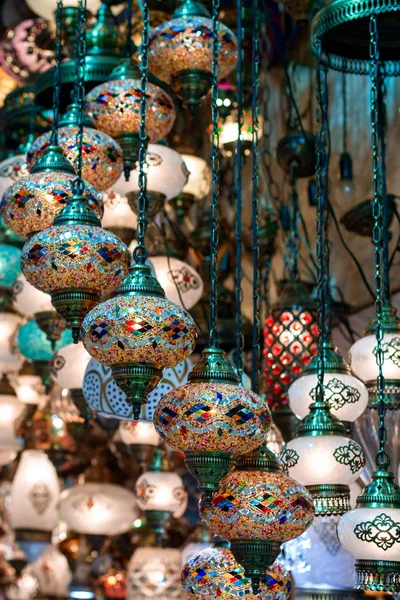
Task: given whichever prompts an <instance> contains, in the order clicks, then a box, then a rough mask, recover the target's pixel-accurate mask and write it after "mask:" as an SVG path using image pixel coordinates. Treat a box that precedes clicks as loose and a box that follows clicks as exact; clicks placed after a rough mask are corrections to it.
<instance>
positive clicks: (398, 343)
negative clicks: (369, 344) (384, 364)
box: [374, 337, 400, 367]
mask: <svg viewBox="0 0 400 600" xmlns="http://www.w3.org/2000/svg"><path fill="white" fill-rule="evenodd" d="M376 351H377V349H376V348H375V349H374V356H375V357H376ZM382 352H383V355H384V356H385V358H388V359H389V360H391V361H392V363H393V364H395V365H396V367H400V337H394V338H392V339H391V340H390V342H385V343H383V344H382Z"/></svg>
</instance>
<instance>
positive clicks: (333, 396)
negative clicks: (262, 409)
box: [288, 343, 368, 423]
mask: <svg viewBox="0 0 400 600" xmlns="http://www.w3.org/2000/svg"><path fill="white" fill-rule="evenodd" d="M317 362H318V359H317V357H314V358H312V359H311V361H310V362H309V363H308V365H306V367H305V368H304V370H303V372H302V373H301V375H300V376H299V377H297V379H295V381H294V382H293V383H292V384H291V385H290V387H289V389H288V396H289V404H290V408H291V409H292V411H293V412H294V414H295V415H296V416H297V417H298V418H299V419H304V417H305V416H306V415H307V413H308V409H309V405H310V400H311V401H314V400H315V398H316V393H317V385H318V375H317V371H318V369H317ZM324 365H325V368H324V400H325V401H326V402H327V403H328V404H329V407H330V410H331V413H332V414H333V415H334V416H335V417H337V418H338V419H340V420H341V421H345V422H351V423H353V422H354V421H355V420H356V419H358V417H360V415H361V414H362V413H363V412H364V410H365V409H366V408H367V405H368V391H367V388H366V387H365V385H364V384H363V382H362V381H360V380H359V379H358V378H357V377H355V376H354V375H352V373H351V370H350V367H349V366H348V365H347V364H346V362H345V361H344V360H343V359H342V357H341V356H340V355H339V354H338V352H337V349H335V348H334V347H333V346H332V344H331V343H327V344H326V346H325V348H324Z"/></svg>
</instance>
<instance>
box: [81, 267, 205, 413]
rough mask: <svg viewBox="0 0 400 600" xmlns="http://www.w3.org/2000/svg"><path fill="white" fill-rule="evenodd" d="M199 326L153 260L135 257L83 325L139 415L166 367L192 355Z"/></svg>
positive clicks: (87, 341)
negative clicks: (155, 271)
mask: <svg viewBox="0 0 400 600" xmlns="http://www.w3.org/2000/svg"><path fill="white" fill-rule="evenodd" d="M196 339H197V331H196V327H195V324H194V322H193V319H192V317H191V316H190V315H189V313H187V312H186V311H185V310H184V309H183V308H181V307H180V306H178V305H176V304H174V303H172V302H170V301H169V300H167V299H166V298H165V295H164V290H163V289H162V288H161V286H160V284H159V283H158V281H157V279H155V277H153V275H152V273H151V269H150V267H149V266H148V265H145V264H139V263H136V264H135V265H133V266H132V267H131V272H130V274H129V275H128V277H127V278H126V279H125V281H124V282H123V283H122V285H121V286H120V287H119V289H118V290H117V291H116V294H115V297H114V298H112V299H110V300H107V301H106V302H103V303H102V304H100V305H98V306H97V307H96V308H94V309H93V310H92V311H91V312H90V313H89V314H88V315H87V317H86V318H85V320H84V322H83V325H82V341H83V344H84V346H85V348H86V350H87V351H88V352H89V354H90V355H91V356H93V357H94V358H95V359H96V360H98V361H99V362H101V363H102V364H104V365H106V366H110V367H111V370H112V376H113V379H114V380H115V382H116V383H117V385H118V387H119V388H120V389H121V390H122V391H123V392H125V394H126V398H127V400H128V402H129V403H131V404H132V412H133V417H134V418H135V419H138V418H139V416H140V412H141V405H142V404H145V403H146V401H147V395H148V394H149V393H150V392H151V391H152V390H153V389H154V388H155V387H156V385H157V384H158V382H159V381H160V380H161V378H162V371H163V369H165V368H171V367H174V366H176V365H177V364H179V363H180V362H181V361H182V360H184V359H185V358H187V357H188V356H189V355H190V354H191V353H192V352H193V349H194V346H195V343H196Z"/></svg>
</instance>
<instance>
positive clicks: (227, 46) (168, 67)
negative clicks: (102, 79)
mask: <svg viewBox="0 0 400 600" xmlns="http://www.w3.org/2000/svg"><path fill="white" fill-rule="evenodd" d="M193 5H194V3H191V4H190V2H188V1H187V2H183V3H182V4H181V6H179V7H178V8H177V10H176V11H175V13H174V14H173V18H172V19H171V20H169V21H166V22H165V23H161V25H158V26H157V27H155V28H154V29H153V30H152V32H151V33H150V44H149V67H150V70H151V72H152V73H154V75H156V77H158V78H159V79H161V80H162V81H165V82H166V83H168V84H170V85H171V87H172V89H173V90H174V92H175V93H176V94H177V95H178V96H180V97H181V98H182V99H183V100H184V102H185V103H186V104H187V105H188V107H189V108H190V109H191V110H192V111H193V109H194V107H195V106H196V105H197V104H199V103H200V102H201V101H202V99H203V98H204V97H205V96H206V95H207V93H208V91H209V90H210V88H211V83H212V49H213V25H212V20H211V18H210V16H209V13H208V11H207V10H206V9H205V7H204V6H202V5H201V4H200V3H197V4H196V6H195V10H190V8H189V7H192V6H193ZM188 8H189V10H188ZM218 40H219V55H218V66H219V77H220V78H221V79H223V78H225V77H226V76H227V75H229V73H230V72H231V71H232V70H233V69H234V67H235V66H236V60H237V40H236V37H235V35H234V34H233V32H232V31H231V30H230V29H228V28H227V27H226V26H225V25H224V24H222V23H220V25H219V32H218Z"/></svg>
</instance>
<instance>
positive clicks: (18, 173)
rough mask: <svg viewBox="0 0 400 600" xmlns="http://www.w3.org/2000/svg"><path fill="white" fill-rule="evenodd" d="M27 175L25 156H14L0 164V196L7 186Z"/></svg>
mask: <svg viewBox="0 0 400 600" xmlns="http://www.w3.org/2000/svg"><path fill="white" fill-rule="evenodd" d="M27 175H29V171H28V165H27V162H26V154H16V155H15V156H11V157H10V158H6V159H5V160H3V161H1V162H0V196H3V194H4V192H5V191H6V189H7V188H8V186H10V185H12V184H13V183H14V182H15V181H17V180H18V179H21V177H26V176H27Z"/></svg>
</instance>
